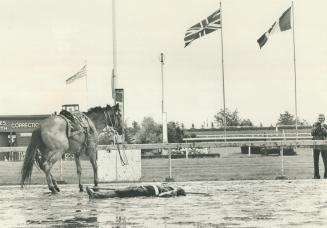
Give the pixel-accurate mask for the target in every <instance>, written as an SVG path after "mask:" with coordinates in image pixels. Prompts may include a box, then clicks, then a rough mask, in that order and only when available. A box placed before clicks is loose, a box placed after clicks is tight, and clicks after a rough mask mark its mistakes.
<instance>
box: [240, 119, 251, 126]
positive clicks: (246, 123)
mask: <svg viewBox="0 0 327 228" xmlns="http://www.w3.org/2000/svg"><path fill="white" fill-rule="evenodd" d="M240 126H250V127H252V126H253V123H252V122H251V120H250V119H243V120H241V123H240Z"/></svg>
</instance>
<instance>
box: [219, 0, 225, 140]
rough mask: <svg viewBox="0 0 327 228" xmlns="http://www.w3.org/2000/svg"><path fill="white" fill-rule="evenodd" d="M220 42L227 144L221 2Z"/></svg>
mask: <svg viewBox="0 0 327 228" xmlns="http://www.w3.org/2000/svg"><path fill="white" fill-rule="evenodd" d="M220 25H221V29H220V38H221V39H220V41H221V73H222V80H223V104H224V138H225V142H226V104H225V76H224V43H223V15H222V9H221V1H220Z"/></svg>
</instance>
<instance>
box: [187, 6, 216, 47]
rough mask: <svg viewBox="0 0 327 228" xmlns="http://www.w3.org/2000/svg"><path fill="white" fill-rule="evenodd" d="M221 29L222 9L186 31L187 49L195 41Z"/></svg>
mask: <svg viewBox="0 0 327 228" xmlns="http://www.w3.org/2000/svg"><path fill="white" fill-rule="evenodd" d="M219 28H221V19H220V9H218V10H217V11H215V12H214V13H213V14H211V15H210V16H209V17H207V18H206V19H204V20H202V21H201V22H199V23H197V24H195V25H193V26H192V27H191V28H189V29H188V30H187V31H186V33H185V37H184V42H185V47H187V46H188V45H189V44H190V43H191V42H193V41H194V40H196V39H198V38H200V37H202V36H204V35H207V34H209V33H212V32H214V31H216V30H217V29H219Z"/></svg>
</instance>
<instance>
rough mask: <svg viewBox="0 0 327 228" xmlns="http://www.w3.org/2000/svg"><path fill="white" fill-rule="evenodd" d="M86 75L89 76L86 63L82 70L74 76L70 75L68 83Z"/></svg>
mask: <svg viewBox="0 0 327 228" xmlns="http://www.w3.org/2000/svg"><path fill="white" fill-rule="evenodd" d="M85 76H87V71H86V65H84V66H83V67H82V69H81V70H80V71H78V72H77V73H76V74H74V75H73V76H71V77H69V78H68V79H67V80H66V84H70V83H72V82H74V81H75V80H76V79H79V78H83V77H85Z"/></svg>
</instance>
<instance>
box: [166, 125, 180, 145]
mask: <svg viewBox="0 0 327 228" xmlns="http://www.w3.org/2000/svg"><path fill="white" fill-rule="evenodd" d="M167 130H168V142H169V143H181V142H183V138H184V130H183V129H182V128H181V127H179V125H178V123H176V122H169V123H168V124H167Z"/></svg>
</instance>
